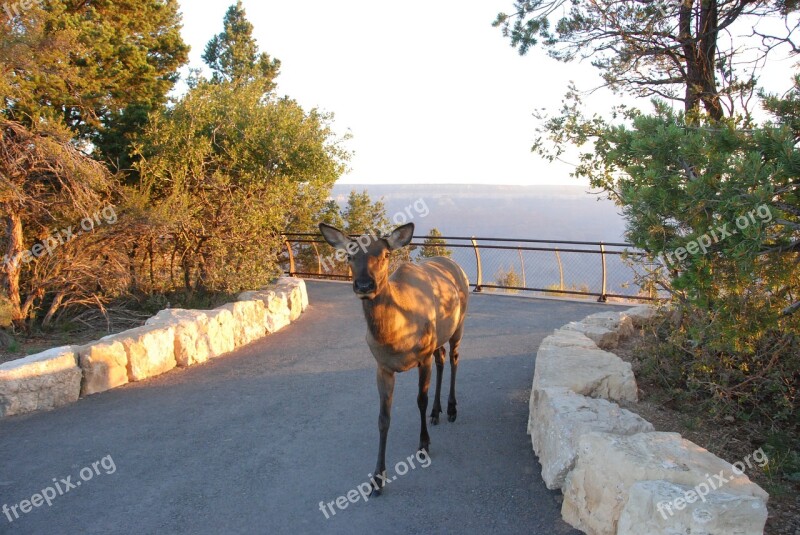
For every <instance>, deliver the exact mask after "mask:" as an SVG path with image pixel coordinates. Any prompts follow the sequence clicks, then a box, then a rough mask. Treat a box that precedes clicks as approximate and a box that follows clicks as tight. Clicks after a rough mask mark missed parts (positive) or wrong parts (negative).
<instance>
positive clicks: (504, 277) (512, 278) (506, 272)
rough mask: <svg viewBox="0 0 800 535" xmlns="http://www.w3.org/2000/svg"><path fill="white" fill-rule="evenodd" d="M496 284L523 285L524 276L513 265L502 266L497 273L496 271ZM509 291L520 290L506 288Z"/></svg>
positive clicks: (506, 285) (517, 291)
mask: <svg viewBox="0 0 800 535" xmlns="http://www.w3.org/2000/svg"><path fill="white" fill-rule="evenodd" d="M495 284H496V285H497V286H505V287H512V286H516V287H521V286H522V278H521V277H520V276H519V274H518V273H517V272H516V270H515V269H514V268H513V267H509V268H508V269H506V268H500V269H499V270H498V271H497V273H495ZM506 291H507V292H509V293H519V290H513V289H509V290H506Z"/></svg>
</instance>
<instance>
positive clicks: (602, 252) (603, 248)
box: [597, 242, 608, 303]
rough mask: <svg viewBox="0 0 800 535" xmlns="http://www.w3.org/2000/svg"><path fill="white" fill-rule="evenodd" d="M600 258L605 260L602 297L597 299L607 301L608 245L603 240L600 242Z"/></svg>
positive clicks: (602, 301) (600, 301)
mask: <svg viewBox="0 0 800 535" xmlns="http://www.w3.org/2000/svg"><path fill="white" fill-rule="evenodd" d="M600 258H601V259H602V262H603V288H602V289H601V290H600V297H598V298H597V301H598V302H599V303H605V302H606V301H608V298H607V297H606V246H605V245H604V244H603V242H600Z"/></svg>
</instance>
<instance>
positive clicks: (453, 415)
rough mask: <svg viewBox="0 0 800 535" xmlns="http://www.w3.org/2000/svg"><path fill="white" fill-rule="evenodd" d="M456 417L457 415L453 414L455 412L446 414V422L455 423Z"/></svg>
mask: <svg viewBox="0 0 800 535" xmlns="http://www.w3.org/2000/svg"><path fill="white" fill-rule="evenodd" d="M456 416H458V414H457V413H455V412H454V413H452V414H448V415H447V421H448V422H455V421H456Z"/></svg>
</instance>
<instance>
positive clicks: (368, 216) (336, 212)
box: [292, 189, 408, 276]
mask: <svg viewBox="0 0 800 535" xmlns="http://www.w3.org/2000/svg"><path fill="white" fill-rule="evenodd" d="M313 220H314V225H313V227H314V228H313V230H310V232H317V224H318V223H320V222H322V223H327V224H329V225H333V226H334V227H336V228H338V229H342V231H343V232H345V233H346V234H352V235H361V234H364V233H368V232H372V231H374V232H375V233H376V235H378V236H381V235H382V234H383V233H384V232H385V231H386V230H387V228H388V225H389V220H388V219H387V217H386V206H385V205H384V204H383V201H381V200H376V201H373V200H372V198H371V197H370V196H369V193H368V192H367V190H363V191H362V192H360V193H359V192H358V191H356V190H355V189H353V190H351V191H350V195H349V196H348V198H347V204H345V205H344V206H343V207H341V208H340V207H339V204H338V203H337V202H336V201H335V200H333V199H330V200H328V201H327V202H326V203H325V204H324V205H323V207H322V208H321V209H320V210H319V211H318V212H317V213H316V214H315V215H314V216H313ZM292 228H293V229H294V228H296V227H294V226H293V227H292ZM406 249H407V248H406ZM335 253H336V251H335V249H334V248H333V247H331V246H330V245H328V244H327V243H318V244H315V245H308V246H305V247H303V246H299V247H297V253H296V254H295V261H296V262H297V264H298V269H299V270H300V271H302V272H306V273H317V272H318V271H319V270H321V273H320V274H327V275H342V276H346V275H347V274H348V273H349V268H348V265H347V262H346V261H341V262H339V261H337V260H336V259H335ZM407 254H408V253H407V252H404V251H403V250H401V251H395V253H393V256H392V259H391V262H392V264H391V266H390V269H394V267H396V266H395V263H396V262H398V261H404V259H406V257H407ZM318 255H319V258H318ZM404 255H405V256H404ZM320 261H321V264H322V265H320Z"/></svg>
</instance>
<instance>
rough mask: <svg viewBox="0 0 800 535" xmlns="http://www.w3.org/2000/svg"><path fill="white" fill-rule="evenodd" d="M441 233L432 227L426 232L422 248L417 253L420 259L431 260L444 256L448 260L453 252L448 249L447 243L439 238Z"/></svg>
mask: <svg viewBox="0 0 800 535" xmlns="http://www.w3.org/2000/svg"><path fill="white" fill-rule="evenodd" d="M441 236H442V233H441V232H439V229H438V228H436V227H434V228H432V229H431V230H430V232H428V235H427V236H426V237H425V241H424V242H423V243H422V248H421V249H420V251H419V256H420V258H433V257H434V256H444V257H447V258H450V256H452V254H453V251H451V250H450V249H448V247H447V242H446V241H445V240H443V239H442V238H441Z"/></svg>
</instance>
